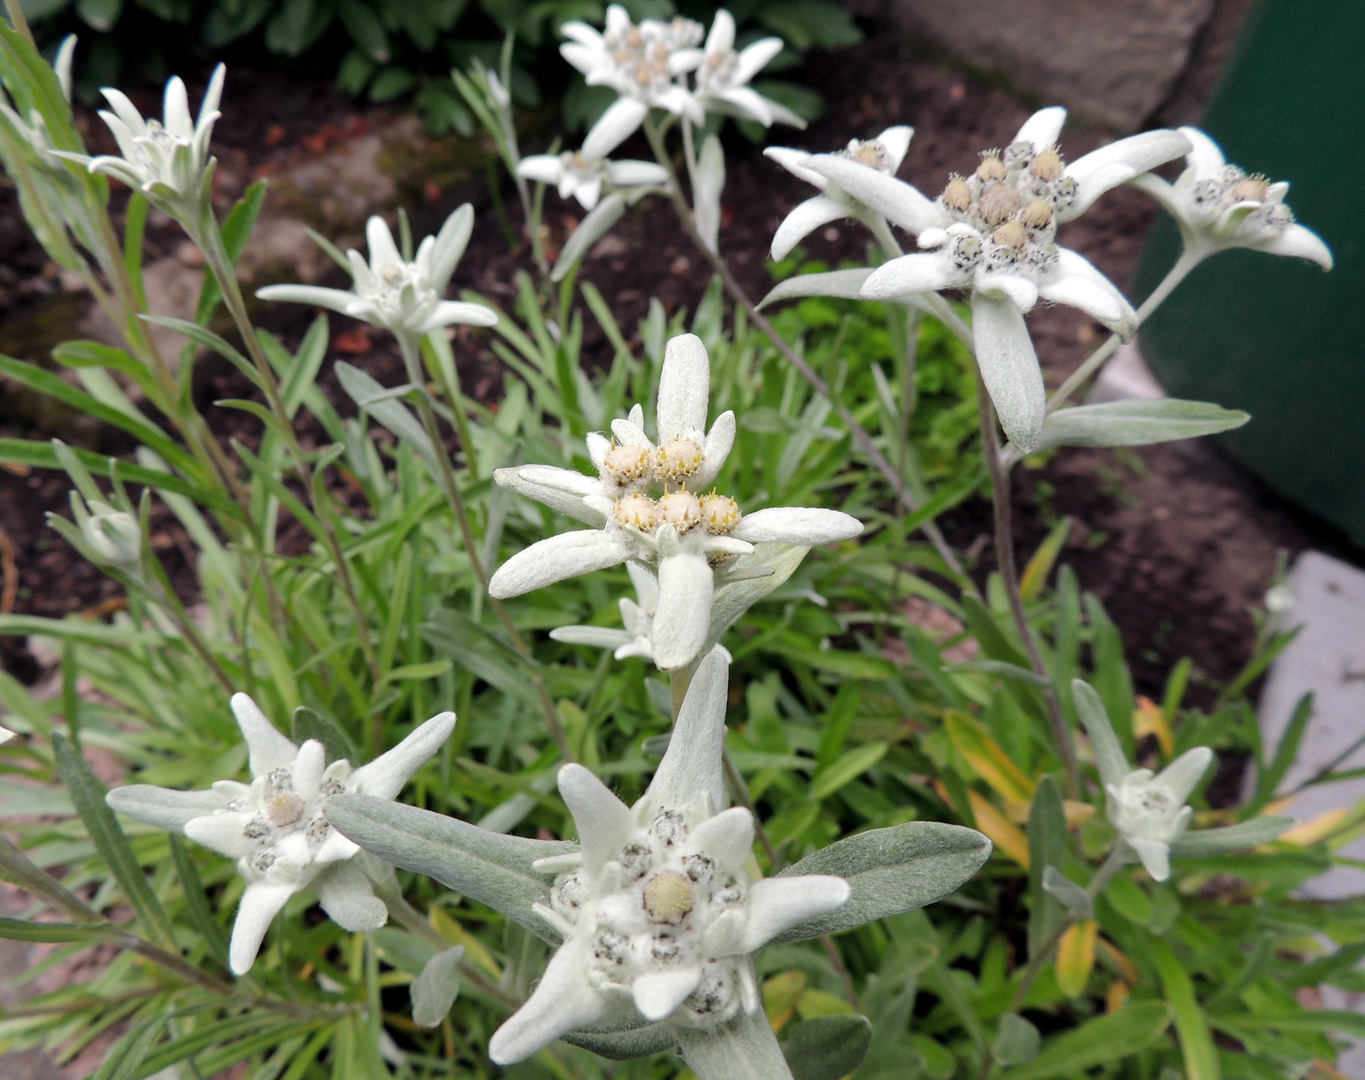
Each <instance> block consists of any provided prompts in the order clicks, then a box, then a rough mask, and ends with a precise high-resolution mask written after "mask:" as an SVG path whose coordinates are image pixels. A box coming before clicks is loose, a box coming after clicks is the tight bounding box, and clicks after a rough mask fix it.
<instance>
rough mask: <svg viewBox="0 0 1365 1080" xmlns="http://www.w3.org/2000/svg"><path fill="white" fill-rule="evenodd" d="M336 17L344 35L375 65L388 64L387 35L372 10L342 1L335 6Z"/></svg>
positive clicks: (353, 0) (350, 1)
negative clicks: (344, 29)
mask: <svg viewBox="0 0 1365 1080" xmlns="http://www.w3.org/2000/svg"><path fill="white" fill-rule="evenodd" d="M337 17H338V18H340V19H341V25H342V26H344V27H346V33H348V34H350V35H351V40H352V41H354V42H355V43H356V44H357V45H358V46H360V48H361V49H363V50H364V51H365V53H366V54H367V55H368V56H369V58H370V59H371V60H373V61H374V62H375V63H376V64H386V63H388V60H389V56H390V49H389V35H388V34H386V33H385V32H384V24H383V23H381V22H380V21H379V16H378V15H376V14H375V13H374V9H373V8H372V7H369V6H368V5H366V4H362V3H358V2H357V0H342V2H341V3H340V4H339V5H338V6H337Z"/></svg>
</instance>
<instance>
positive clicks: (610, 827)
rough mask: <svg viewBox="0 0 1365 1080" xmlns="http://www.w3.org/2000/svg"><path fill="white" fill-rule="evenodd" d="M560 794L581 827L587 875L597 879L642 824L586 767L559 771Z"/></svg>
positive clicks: (579, 831)
mask: <svg viewBox="0 0 1365 1080" xmlns="http://www.w3.org/2000/svg"><path fill="white" fill-rule="evenodd" d="M559 794H560V795H561V796H563V798H564V804H565V805H566V806H567V807H568V808H569V813H571V814H572V815H573V820H574V824H575V825H577V826H578V843H579V846H580V847H581V848H582V849H583V869H584V872H585V873H587V874H588V875H590V876H594V877H595V876H596V875H597V873H598V871H600V870H601V869H602V866H603V864H604V863H606V861H607V860H608V859H610V858H611V857H612V856H614V855H615V854H616V852H617V851H618V850H619V849H620V847H621V845H622V844H624V843H625V842H626V840H627V839H628V838H629V837H630V835H631V833H633V832H635V831H636V830H637V829H638V828H639V827H640V826H639V823H638V822H637V821H636V820H635V816H634V815H633V814H632V813H631V812H630V808H629V807H628V806H626V804H625V803H623V802H622V801H621V800H620V799H618V798H617V797H616V796H615V795H613V794H612V792H611V789H610V788H609V787H607V785H606V784H604V783H602V781H601V780H599V779H597V777H596V776H594V775H593V774H592V773H591V772H590V771H589V770H588V769H585V768H584V767H583V766H582V765H577V764H570V765H565V766H564V767H563V768H562V769H560V770H559Z"/></svg>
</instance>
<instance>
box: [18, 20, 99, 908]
mask: <svg viewBox="0 0 1365 1080" xmlns="http://www.w3.org/2000/svg"><path fill="white" fill-rule="evenodd" d="M0 29H3V27H0ZM0 879H3V880H5V881H8V882H10V883H11V884H13V885H18V886H19V888H21V889H23V890H24V891H25V892H29V893H32V894H33V895H34V896H36V897H38V898H39V899H41V900H43V901H44V902H45V903H47V904H48V905H49V906H50V907H52V908H53V909H54V910H56V911H60V912H62V913H63V914H65V915H67V916H69V917H70V918H73V919H76V920H78V921H81V922H90V923H101V922H103V921H104V919H103V917H102V916H101V915H100V914H99V912H97V911H95V910H93V909H92V908H91V907H90V906H89V905H88V904H86V902H85V901H84V900H82V899H81V898H80V897H79V896H77V895H76V894H75V893H73V892H70V891H69V890H68V889H67V888H66V887H65V886H63V885H62V884H61V882H59V881H58V880H57V879H56V878H54V877H53V876H52V875H51V874H47V873H44V872H43V871H42V870H39V869H38V867H36V866H34V865H33V861H32V860H31V859H29V857H28V856H27V855H25V854H24V853H23V852H22V851H20V850H19V849H18V848H17V847H15V846H14V845H13V844H12V843H10V841H9V839H8V838H7V837H5V835H4V834H3V833H0Z"/></svg>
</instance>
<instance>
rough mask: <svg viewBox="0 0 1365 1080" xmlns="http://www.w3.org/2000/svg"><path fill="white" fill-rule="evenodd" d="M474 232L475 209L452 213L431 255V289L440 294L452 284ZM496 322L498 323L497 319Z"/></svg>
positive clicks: (488, 324) (467, 204)
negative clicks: (457, 267) (454, 274)
mask: <svg viewBox="0 0 1365 1080" xmlns="http://www.w3.org/2000/svg"><path fill="white" fill-rule="evenodd" d="M473 232H474V207H472V206H470V205H469V203H465V204H464V205H462V206H458V207H456V208H455V209H454V210H452V211H451V213H450V216H449V217H448V218H446V220H445V223H444V224H443V225H442V226H441V231H440V232H439V233H437V234H436V243H435V245H433V247H432V253H431V287H432V288H433V289H435V290H436V292H437V293H438V294H439V293H442V292H444V291H445V288H446V286H447V285H448V284H449V283H450V276H451V274H453V273H454V272H455V267H456V265H458V263H459V261H460V259H461V258H462V257H463V256H464V251H465V248H466V247H468V246H469V237H470V235H471V234H472V233H473ZM460 321H464V320H460ZM494 321H495V322H496V321H497V320H496V318H495V319H494ZM476 325H480V326H491V325H492V323H478V324H476Z"/></svg>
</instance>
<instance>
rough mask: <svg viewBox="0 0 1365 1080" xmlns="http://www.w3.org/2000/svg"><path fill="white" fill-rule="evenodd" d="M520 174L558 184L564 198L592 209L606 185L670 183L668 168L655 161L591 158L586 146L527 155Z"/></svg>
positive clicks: (645, 185) (631, 185)
mask: <svg viewBox="0 0 1365 1080" xmlns="http://www.w3.org/2000/svg"><path fill="white" fill-rule="evenodd" d="M517 175H518V176H524V177H526V178H527V179H528V180H538V181H539V182H540V183H542V184H554V185H555V186H556V187H557V188H558V189H559V197H560V198H561V199H567V198H570V197H572V198H575V199H577V200H578V201H579V202H580V203H582V205H583V209H585V210H591V209H592V208H593V207H594V206H596V205H597V200H598V199H599V198H600V197H601V195H602V188H603V187H604V186H605V187H607V188H609V189H610V188H620V189H628V188H651V187H663V186H664V185H666V184H667V183H668V171H667V170H666V169H665V168H664V167H663V166H662V165H656V164H654V162H652V161H607V160H606V159H603V158H597V159H594V158H587V157H584V156H583V151H582V150H574V151H566V152H565V153H562V154H536V155H535V156H533V157H528V158H523V159H522V161H521V163H520V164H519V165H517Z"/></svg>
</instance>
